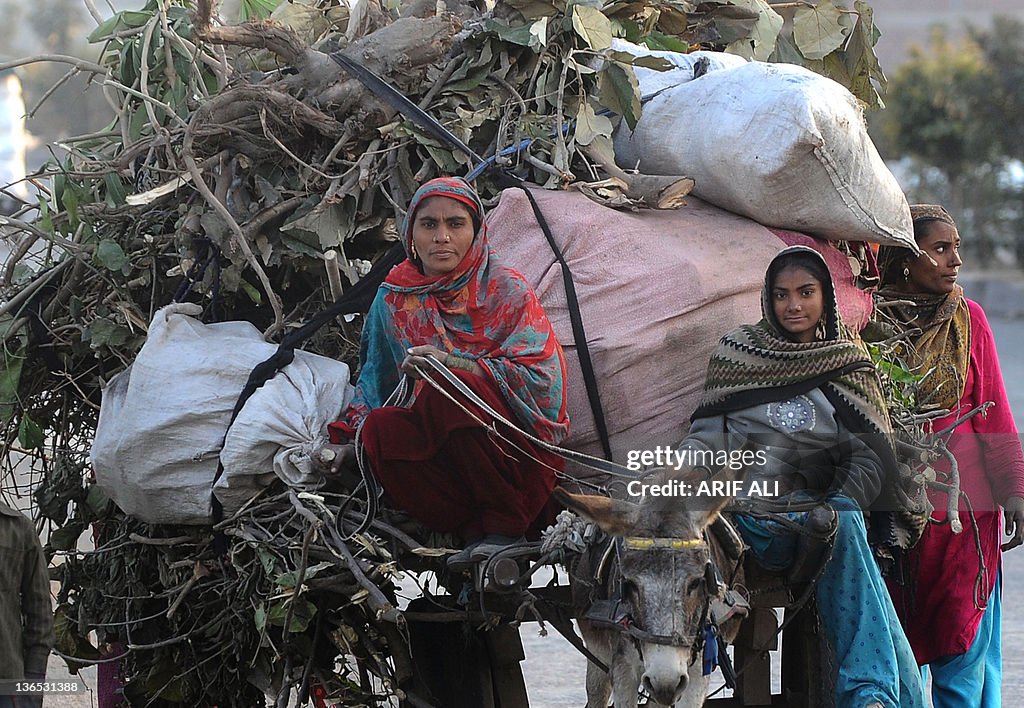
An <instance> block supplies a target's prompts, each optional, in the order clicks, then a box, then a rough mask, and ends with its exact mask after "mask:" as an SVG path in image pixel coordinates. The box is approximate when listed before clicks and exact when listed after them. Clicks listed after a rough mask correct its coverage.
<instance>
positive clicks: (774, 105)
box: [615, 62, 915, 248]
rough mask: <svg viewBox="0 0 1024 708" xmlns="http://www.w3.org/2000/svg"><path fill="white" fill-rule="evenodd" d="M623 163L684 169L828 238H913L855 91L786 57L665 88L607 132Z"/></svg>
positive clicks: (702, 183)
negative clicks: (631, 119) (631, 124)
mask: <svg viewBox="0 0 1024 708" xmlns="http://www.w3.org/2000/svg"><path fill="white" fill-rule="evenodd" d="M615 154H616V158H617V161H618V163H619V164H620V165H621V166H623V167H633V166H635V165H637V164H639V169H640V171H641V172H643V173H645V174H666V175H686V176H688V177H692V178H693V179H694V180H695V182H696V184H695V185H694V189H693V194H695V195H696V196H698V197H700V198H701V199H704V200H706V201H709V202H711V203H712V204H715V205H717V206H720V207H722V208H723V209H728V210H729V211H732V212H736V213H737V214H743V215H745V216H749V217H750V218H752V219H754V220H755V221H757V222H759V223H762V224H766V225H768V226H775V227H778V228H783V229H792V230H794V231H802V232H805V233H811V234H814V235H815V236H819V237H821V238H825V239H830V240H853V241H873V242H877V243H888V244H895V245H902V246H908V247H911V248H915V246H914V237H913V227H912V224H911V220H910V207H909V206H908V204H907V200H906V197H905V196H904V195H903V191H902V190H901V189H900V186H899V184H898V183H897V181H896V178H895V177H893V175H892V173H891V172H890V171H889V169H888V168H887V167H886V166H885V163H884V162H883V161H882V158H881V157H880V156H879V154H878V151H877V150H876V149H875V146H874V144H873V143H872V142H871V138H870V137H868V133H867V127H866V125H865V123H864V115H863V110H862V108H861V106H860V104H859V103H858V102H857V99H856V98H855V97H854V96H853V94H851V93H850V92H849V91H847V90H846V88H844V87H843V86H841V85H840V84H838V83H836V82H835V81H832V80H831V79H828V78H825V77H824V76H820V75H818V74H815V73H814V72H812V71H809V70H807V69H804V68H803V67H799V66H794V65H791V64H765V63H761V62H750V63H748V64H744V65H742V66H738V67H735V68H731V69H723V70H721V71H713V72H710V73H708V74H706V75H704V76H702V77H700V78H699V79H696V80H694V81H690V82H689V83H685V84H682V85H680V86H676V87H674V88H670V89H667V90H665V91H663V92H662V93H661V94H659V95H658V96H657V97H655V98H653V99H652V100H651V101H649V102H648V103H646V104H644V106H643V111H642V113H641V116H640V120H639V122H638V123H637V126H636V130H634V131H633V132H632V133H630V131H629V128H628V127H627V126H625V125H624V124H623V125H622V126H620V128H619V129H618V131H617V132H616V135H615Z"/></svg>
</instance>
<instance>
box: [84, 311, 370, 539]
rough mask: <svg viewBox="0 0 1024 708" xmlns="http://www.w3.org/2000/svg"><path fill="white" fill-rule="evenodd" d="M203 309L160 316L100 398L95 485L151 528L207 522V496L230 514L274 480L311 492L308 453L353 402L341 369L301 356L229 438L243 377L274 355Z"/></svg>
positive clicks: (241, 328)
mask: <svg viewBox="0 0 1024 708" xmlns="http://www.w3.org/2000/svg"><path fill="white" fill-rule="evenodd" d="M200 311H201V308H199V307H198V306H197V305H193V304H187V303H183V304H175V305H168V306H167V307H164V308H162V309H161V310H159V311H157V313H156V315H155V316H154V317H153V322H152V323H151V325H150V328H149V334H148V337H147V339H146V343H145V345H144V346H143V347H142V350H141V351H140V352H139V355H138V357H137V358H136V359H135V362H134V363H133V364H132V366H131V367H130V368H129V369H127V370H125V371H123V372H121V373H120V374H118V375H117V376H115V377H114V378H113V379H111V380H110V382H109V383H108V384H107V386H106V388H105V389H104V391H103V402H102V407H101V409H100V417H99V423H98V424H97V428H96V438H95V441H94V443H93V447H92V454H91V461H92V465H93V468H94V469H95V471H96V480H97V482H98V483H99V485H100V486H101V487H102V488H103V489H104V491H106V493H107V494H108V495H109V496H110V497H111V498H112V499H113V500H114V501H115V502H116V503H117V505H118V506H119V507H121V509H122V510H123V511H124V512H126V513H128V514H130V515H132V516H134V517H136V518H139V519H141V520H143V521H146V522H148V523H167V524H206V523H209V521H210V513H211V496H210V494H211V491H215V493H216V495H217V498H218V500H219V501H220V503H221V504H222V505H223V506H224V510H225V512H226V513H231V512H232V511H234V510H237V509H238V508H240V507H241V506H242V505H243V504H244V503H245V502H246V501H248V500H249V499H251V498H252V497H253V496H254V495H255V494H256V493H257V492H259V490H260V489H262V488H263V487H265V486H266V485H267V484H269V483H270V482H271V481H272V480H273V479H274V478H275V476H276V477H279V478H281V479H282V480H284V481H285V482H287V483H288V484H289V485H292V486H293V487H303V486H306V485H313V484H316V483H317V481H318V476H317V475H316V474H315V473H314V470H313V465H312V460H311V453H312V452H313V451H314V450H315V449H316V448H318V447H319V446H320V445H321V444H323V443H324V442H325V441H326V436H325V427H326V425H327V423H329V422H330V421H333V420H336V419H337V417H338V414H339V413H340V412H341V411H342V410H343V409H344V408H345V407H347V406H348V404H349V402H350V401H351V400H352V395H353V393H354V392H353V389H352V386H351V384H350V383H349V368H348V365H346V364H344V363H342V362H339V361H335V360H333V359H328V358H326V357H322V356H317V355H315V354H310V353H308V352H303V351H297V352H295V359H294V361H293V362H292V363H291V364H289V365H288V366H286V367H285V368H284V369H282V370H281V371H280V372H279V373H278V374H277V375H276V376H275V377H274V378H272V379H271V380H270V381H268V382H267V383H266V384H264V385H263V386H262V387H261V388H259V389H257V390H256V392H255V393H254V394H253V395H252V396H251V397H250V398H249V400H248V401H246V403H245V406H244V407H243V408H242V410H241V411H240V412H239V414H238V417H237V418H236V419H235V422H234V424H233V425H232V426H231V428H230V430H228V421H229V420H230V417H231V411H232V409H233V408H234V406H235V402H236V401H237V400H238V396H239V394H240V393H241V391H242V387H243V386H244V385H245V382H246V380H247V379H248V377H249V373H250V372H251V371H252V369H253V367H254V366H256V364H258V363H260V362H261V361H264V360H265V359H267V358H269V357H270V356H271V355H272V354H273V353H274V352H275V351H276V349H277V346H276V345H274V344H270V343H268V342H266V341H264V339H263V336H262V335H261V334H260V332H259V330H257V329H256V328H255V327H253V326H252V325H251V324H249V323H247V322H219V323H215V324H203V323H202V322H200V321H199V320H197V319H195V317H194V315H198V314H199V312H200ZM225 433H227V438H225ZM218 461H220V462H223V465H224V472H223V474H222V475H221V477H220V478H219V479H218V480H217V483H216V487H214V486H213V484H214V478H215V476H216V474H217V467H218Z"/></svg>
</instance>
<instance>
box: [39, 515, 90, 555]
mask: <svg viewBox="0 0 1024 708" xmlns="http://www.w3.org/2000/svg"><path fill="white" fill-rule="evenodd" d="M83 531H85V524H84V523H82V522H80V521H73V522H71V523H69V524H68V525H67V526H62V527H61V528H59V529H56V530H54V531H51V532H50V538H49V541H48V543H47V545H48V546H49V547H50V548H52V549H54V550H56V551H70V550H71V549H73V548H75V546H77V545H78V537H79V536H81V535H82V532H83Z"/></svg>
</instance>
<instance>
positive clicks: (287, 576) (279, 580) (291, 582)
mask: <svg viewBox="0 0 1024 708" xmlns="http://www.w3.org/2000/svg"><path fill="white" fill-rule="evenodd" d="M333 566H334V564H333V563H328V562H326V561H324V562H323V563H317V564H316V565H311V566H309V567H308V568H306V572H305V574H304V576H303V581H306V580H309V579H310V578H313V577H316V576H317V575H318V574H319V573H320V571H322V570H326V569H327V568H331V567H333ZM298 580H299V571H298V570H289V571H288V572H287V573H281V574H280V575H278V576H277V577H276V578H275V579H274V584H275V585H279V586H280V587H282V588H294V587H295V585H296V584H297V583H298Z"/></svg>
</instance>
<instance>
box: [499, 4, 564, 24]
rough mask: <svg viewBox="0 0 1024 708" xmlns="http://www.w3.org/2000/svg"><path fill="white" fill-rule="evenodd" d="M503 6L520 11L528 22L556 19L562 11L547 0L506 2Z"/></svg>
mask: <svg viewBox="0 0 1024 708" xmlns="http://www.w3.org/2000/svg"><path fill="white" fill-rule="evenodd" d="M503 4H506V5H508V6H509V7H514V8H515V9H517V10H519V13H520V14H521V15H522V16H523V17H525V18H526V19H527V20H539V19H540V18H542V17H554V16H555V15H557V14H558V13H559V12H560V11H561V10H560V8H558V7H557V6H556V5H555V4H554V3H552V2H547V1H546V0H504V3H503Z"/></svg>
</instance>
